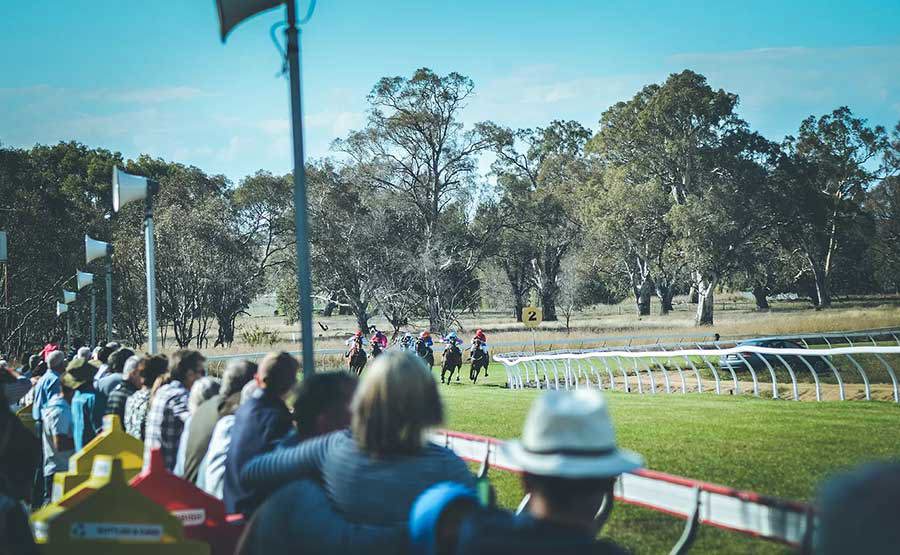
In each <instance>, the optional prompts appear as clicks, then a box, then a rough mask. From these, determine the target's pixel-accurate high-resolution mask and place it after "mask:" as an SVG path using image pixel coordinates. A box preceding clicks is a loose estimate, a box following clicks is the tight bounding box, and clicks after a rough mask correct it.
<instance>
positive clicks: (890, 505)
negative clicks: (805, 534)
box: [812, 462, 900, 555]
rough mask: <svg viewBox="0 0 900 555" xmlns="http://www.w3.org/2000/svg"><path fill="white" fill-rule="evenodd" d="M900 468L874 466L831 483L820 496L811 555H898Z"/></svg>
mask: <svg viewBox="0 0 900 555" xmlns="http://www.w3.org/2000/svg"><path fill="white" fill-rule="evenodd" d="M898 498H900V464H898V463H896V462H882V463H872V464H868V465H865V466H862V467H860V468H857V469H856V470H853V471H851V472H848V473H845V474H841V475H839V476H837V477H835V478H832V479H831V480H828V481H827V482H826V483H825V485H824V486H822V488H821V491H820V492H819V496H818V500H817V506H818V509H819V511H818V512H819V522H818V525H817V526H816V530H815V535H814V540H813V546H812V547H813V549H812V552H813V553H816V554H818V555H832V554H835V553H896V552H897V549H898V546H900V527H898V526H897V525H896V523H897V522H898V518H900V507H898V505H897V499H898Z"/></svg>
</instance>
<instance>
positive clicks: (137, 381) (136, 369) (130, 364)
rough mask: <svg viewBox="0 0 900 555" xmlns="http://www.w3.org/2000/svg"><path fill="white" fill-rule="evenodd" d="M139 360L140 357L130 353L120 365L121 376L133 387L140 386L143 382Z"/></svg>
mask: <svg viewBox="0 0 900 555" xmlns="http://www.w3.org/2000/svg"><path fill="white" fill-rule="evenodd" d="M141 360H142V359H141V357H139V356H137V355H132V356H130V357H128V360H126V361H125V365H124V366H123V367H122V378H124V379H125V381H127V382H128V383H130V384H131V385H133V386H134V387H141V385H142V384H143V377H142V376H141V373H142V372H143V366H142V365H141Z"/></svg>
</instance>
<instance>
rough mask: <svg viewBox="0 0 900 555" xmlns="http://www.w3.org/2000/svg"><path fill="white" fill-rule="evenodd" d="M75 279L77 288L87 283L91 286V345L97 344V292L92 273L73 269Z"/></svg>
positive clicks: (81, 287)
mask: <svg viewBox="0 0 900 555" xmlns="http://www.w3.org/2000/svg"><path fill="white" fill-rule="evenodd" d="M75 281H76V285H77V287H78V290H79V291H81V290H82V289H84V288H85V287H87V286H88V285H90V286H91V343H90V345H91V347H94V346H96V345H97V292H96V290H95V289H94V274H90V273H88V272H81V271H78V270H76V271H75Z"/></svg>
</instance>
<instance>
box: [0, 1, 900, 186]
mask: <svg viewBox="0 0 900 555" xmlns="http://www.w3.org/2000/svg"><path fill="white" fill-rule="evenodd" d="M304 5H305V2H304ZM281 18H282V14H281V11H280V10H279V11H274V12H270V13H267V14H264V15H261V16H258V17H257V18H255V19H254V20H251V21H250V22H248V23H245V24H244V25H242V26H241V27H238V28H237V29H236V30H235V31H234V32H233V33H232V34H231V36H230V37H229V39H228V42H227V43H226V44H225V45H222V44H221V43H220V41H219V38H218V31H217V30H218V23H217V20H216V14H215V7H214V2H213V0H191V1H172V0H167V1H159V2H122V1H121V0H119V1H112V0H91V1H85V2H75V1H71V0H32V1H15V2H12V1H10V2H7V3H6V5H5V6H4V9H3V12H2V17H0V51H2V52H3V53H4V54H3V56H2V57H0V143H2V144H4V145H8V146H10V145H11V146H17V147H28V146H31V145H33V144H35V143H54V142H56V141H59V140H70V139H75V140H79V141H81V142H83V143H86V144H88V145H91V146H102V147H105V148H109V149H113V150H119V151H121V152H123V153H124V154H125V156H126V157H134V156H136V155H137V154H139V153H148V154H151V155H154V156H160V157H163V158H166V159H169V160H177V161H181V162H185V163H189V164H195V165H197V166H199V167H201V168H203V169H205V170H207V171H209V172H214V173H224V174H225V175H227V176H229V177H230V178H232V179H235V180H236V179H239V178H240V177H242V176H244V175H246V174H248V173H252V172H253V171H255V170H257V169H259V168H265V169H268V170H271V171H274V172H284V171H287V170H288V169H289V168H290V148H289V140H290V129H289V125H288V113H289V106H288V96H287V93H288V91H287V84H286V80H284V79H281V78H278V77H276V73H278V70H279V69H280V61H279V59H278V55H277V53H276V51H275V48H274V46H273V45H272V43H271V40H270V38H269V27H270V26H271V25H272V24H273V23H275V22H277V21H279V20H281ZM303 49H304V50H303V67H304V69H303V71H304V108H305V111H306V114H305V115H306V138H307V143H308V154H309V155H311V156H314V157H318V156H323V155H326V154H327V153H328V147H329V144H330V143H331V141H332V140H333V139H335V138H336V137H339V136H344V135H345V134H346V133H347V131H348V130H350V129H353V128H358V127H360V126H362V125H363V124H364V121H365V110H366V103H365V97H366V94H367V93H368V92H369V90H370V89H371V87H372V85H373V84H374V83H375V82H376V80H377V79H379V78H380V77H382V76H386V75H406V76H408V75H411V74H412V72H413V71H414V70H415V69H416V68H418V67H423V66H427V67H431V68H432V69H434V70H435V71H438V72H441V73H446V72H449V71H458V72H460V73H463V74H465V75H468V76H470V77H471V78H472V79H473V80H474V81H475V86H476V95H475V97H474V98H473V99H472V101H471V102H470V104H469V107H468V108H467V110H466V112H465V113H464V120H465V121H466V122H467V123H473V122H476V121H480V120H484V119H492V120H494V121H497V122H498V123H501V124H505V125H509V126H517V127H531V126H540V125H544V124H546V123H547V122H549V121H550V120H551V119H557V118H563V119H577V120H579V121H581V122H582V123H583V124H585V125H587V126H590V127H592V128H595V127H596V123H597V121H598V119H599V117H600V114H601V113H602V112H603V110H604V109H606V108H607V107H608V106H609V105H610V104H612V103H614V102H616V101H618V100H621V99H626V98H629V97H630V96H632V95H633V94H634V92H635V91H637V90H638V89H639V88H640V87H641V86H643V85H645V84H647V83H651V82H659V81H662V80H664V79H665V77H666V75H668V74H669V73H672V72H675V71H680V70H682V69H685V68H690V69H694V70H696V71H699V72H701V73H703V74H705V75H706V76H707V77H708V78H709V80H710V83H711V84H712V85H713V86H714V87H722V88H725V89H726V90H729V91H732V92H736V93H738V94H739V95H740V97H741V105H740V112H741V114H742V116H743V117H744V118H745V119H747V120H748V121H749V122H750V124H751V125H752V126H753V127H754V128H755V129H758V130H759V131H761V132H762V133H763V134H765V135H766V136H768V137H769V138H772V139H780V138H781V137H783V136H784V135H785V134H787V133H791V132H793V131H795V130H796V128H797V126H798V124H799V122H800V120H801V119H803V118H804V117H805V116H807V115H810V114H816V115H818V114H822V113H825V112H828V111H830V110H832V109H834V108H836V107H837V106H839V105H842V104H846V105H849V106H850V107H851V109H853V111H854V112H855V113H856V114H858V115H861V116H863V117H866V118H868V119H869V120H870V121H871V122H872V123H877V124H882V125H885V126H888V127H893V126H894V125H896V124H897V122H898V121H900V2H898V1H897V0H883V1H874V0H872V1H865V0H858V1H854V2H850V1H828V0H815V1H812V0H794V1H791V2H783V1H780V2H774V1H768V0H758V1H755V2H746V1H741V2H715V3H713V2H693V1H687V0H685V1H681V2H674V1H673V2H649V1H631V2H624V1H623V2H619V1H606V0H595V1H586V0H559V1H557V2H538V1H532V0H518V1H512V0H506V1H501V0H482V1H470V0H457V1H452V2H451V1H427V0H388V1H382V2H373V1H363V0H319V2H318V6H317V9H316V13H315V15H314V16H313V19H312V21H311V22H310V23H309V24H308V25H307V27H306V28H305V29H304V31H303Z"/></svg>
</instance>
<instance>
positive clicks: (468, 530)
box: [456, 510, 628, 555]
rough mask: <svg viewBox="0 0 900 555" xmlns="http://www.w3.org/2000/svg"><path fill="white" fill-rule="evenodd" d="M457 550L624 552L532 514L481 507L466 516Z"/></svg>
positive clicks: (475, 554) (494, 554)
mask: <svg viewBox="0 0 900 555" xmlns="http://www.w3.org/2000/svg"><path fill="white" fill-rule="evenodd" d="M456 553H459V554H463V553H465V554H466V555H502V554H506V553H515V554H516V555H625V554H627V553H628V552H627V551H625V550H624V549H622V548H621V547H619V546H618V545H616V544H614V543H612V542H608V541H603V540H598V539H595V538H592V537H590V536H588V535H587V534H585V533H584V532H583V531H581V530H576V529H574V528H569V527H567V526H563V525H561V524H556V523H554V522H547V521H545V520H538V519H536V518H533V517H531V516H529V515H526V514H522V515H519V516H515V515H513V514H511V513H508V512H506V511H498V510H478V511H476V512H475V513H473V514H471V515H469V516H468V517H466V519H465V520H463V523H462V525H461V526H460V530H459V542H458V543H457V550H456Z"/></svg>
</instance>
